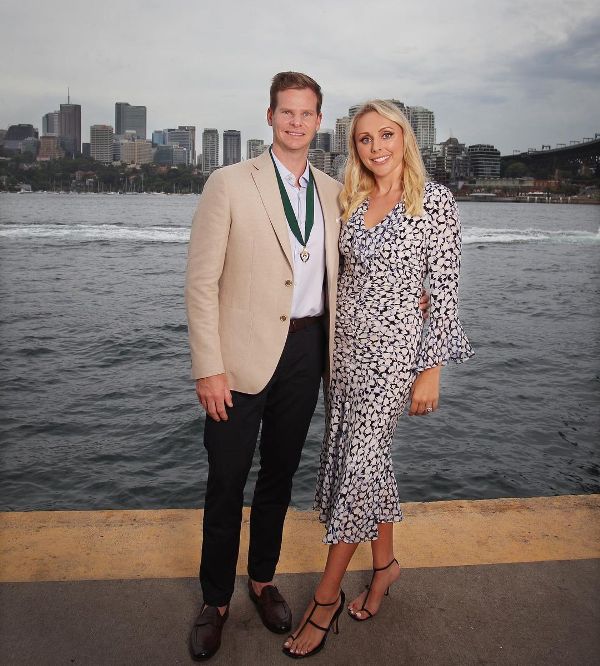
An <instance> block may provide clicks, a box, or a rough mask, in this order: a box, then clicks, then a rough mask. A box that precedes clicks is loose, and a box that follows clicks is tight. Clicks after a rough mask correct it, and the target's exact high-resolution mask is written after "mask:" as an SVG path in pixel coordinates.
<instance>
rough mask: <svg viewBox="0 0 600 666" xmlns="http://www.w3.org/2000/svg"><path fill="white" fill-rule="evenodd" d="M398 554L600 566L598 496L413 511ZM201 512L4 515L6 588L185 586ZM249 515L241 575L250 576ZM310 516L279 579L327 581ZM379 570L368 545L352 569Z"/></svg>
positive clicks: (421, 562)
mask: <svg viewBox="0 0 600 666" xmlns="http://www.w3.org/2000/svg"><path fill="white" fill-rule="evenodd" d="M403 510H404V515H405V520H404V521H403V522H402V523H401V524H399V525H397V526H396V529H395V547H396V553H397V556H398V558H399V560H400V562H401V565H402V566H403V567H406V568H419V567H447V566H468V565H478V564H499V563H514V562H540V561H551V560H575V559H595V558H600V520H599V518H600V495H563V496H558V497H536V498H527V499H512V498H509V499H494V500H456V501H444V502H413V503H406V504H404V505H403ZM201 524H202V511H201V510H194V509H161V510H152V511H147V510H133V511H32V512H14V513H0V534H1V536H2V538H1V542H0V582H31V581H60V580H111V579H140V578H187V577H194V576H196V575H197V572H198V563H199V555H200V546H201ZM248 526H249V509H248V508H245V509H244V515H243V521H242V541H241V545H240V558H239V561H238V573H239V574H243V573H245V556H246V553H247V547H248ZM322 538H323V526H322V525H321V524H320V523H319V522H318V520H317V517H316V515H315V514H314V513H312V512H303V511H296V510H290V511H289V512H288V516H287V519H286V524H285V530H284V541H283V548H282V554H281V559H280V563H279V567H278V571H279V572H281V573H306V572H313V571H321V570H322V569H323V566H324V564H325V558H326V555H327V547H326V546H324V545H323V543H322ZM370 566H371V562H370V552H369V547H368V544H362V545H361V546H360V547H359V549H358V551H357V554H356V556H355V557H354V559H353V561H352V564H351V567H350V568H351V569H353V570H358V569H368V568H370Z"/></svg>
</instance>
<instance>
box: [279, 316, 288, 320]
mask: <svg viewBox="0 0 600 666" xmlns="http://www.w3.org/2000/svg"><path fill="white" fill-rule="evenodd" d="M279 319H280V321H287V317H286V316H285V315H281V317H279Z"/></svg>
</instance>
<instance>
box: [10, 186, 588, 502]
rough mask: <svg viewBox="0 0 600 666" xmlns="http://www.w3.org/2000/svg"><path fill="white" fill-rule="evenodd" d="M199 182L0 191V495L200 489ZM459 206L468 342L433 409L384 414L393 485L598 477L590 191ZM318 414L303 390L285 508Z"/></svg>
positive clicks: (111, 495)
mask: <svg viewBox="0 0 600 666" xmlns="http://www.w3.org/2000/svg"><path fill="white" fill-rule="evenodd" d="M197 199H198V198H197V196H192V195H190V196H166V195H162V196H161V195H137V196H119V195H114V196H107V195H104V196H103V195H68V194H63V195H57V194H26V195H18V194H1V195H0V252H1V265H0V340H1V346H0V373H1V374H0V406H1V414H0V437H1V442H2V444H1V449H0V450H1V456H2V465H1V468H2V469H1V473H2V494H1V509H2V510H5V511H6V510H33V509H38V510H43V509H101V508H163V507H196V506H201V505H202V497H203V491H204V484H205V479H206V454H205V451H204V449H203V446H202V427H203V416H202V413H201V410H200V408H199V406H198V404H197V402H196V399H195V394H194V391H193V386H192V382H191V381H190V380H189V378H188V373H189V355H188V349H187V332H186V322H185V312H184V306H183V281H184V270H185V259H186V242H187V239H188V235H189V226H190V222H191V218H192V215H193V212H194V208H195V205H196V203H197ZM460 210H461V218H462V221H463V268H462V288H461V319H462V322H463V324H464V327H465V329H466V331H467V333H468V335H469V338H470V340H471V342H472V344H473V347H474V348H475V350H476V356H475V357H474V358H473V359H471V360H470V361H468V362H467V363H466V364H464V365H462V366H455V367H450V368H448V369H446V370H444V372H443V387H442V402H441V408H440V411H439V412H437V413H436V414H433V415H430V416H427V417H420V418H412V417H411V418H408V417H403V418H402V419H401V422H400V425H399V427H398V430H397V433H396V437H395V446H394V463H395V468H396V473H397V478H398V483H399V489H400V494H401V497H402V498H403V499H404V500H407V501H409V500H410V501H415V500H434V499H456V498H474V499H477V498H493V497H527V496H538V495H554V494H566V493H592V492H600V453H599V451H598V441H599V433H600V410H599V409H598V405H599V398H600V361H599V358H600V355H599V352H600V335H599V332H600V323H599V322H600V317H599V315H600V298H599V296H600V262H599V258H600V236H599V234H598V226H599V222H600V220H599V217H600V208H599V207H594V206H586V205H581V206H568V205H559V204H556V205H548V204H508V203H507V204H503V203H495V204H486V203H462V204H461V205H460ZM323 420H324V414H323V405H322V403H320V404H319V406H318V409H317V412H316V414H315V417H314V419H313V422H312V426H311V429H310V433H309V437H308V440H307V443H306V446H305V450H304V454H303V460H302V463H301V468H300V470H299V472H298V474H297V476H296V480H295V486H294V493H293V502H292V503H293V505H294V506H296V507H298V508H309V507H310V504H311V501H312V494H313V490H314V479H315V474H316V465H317V462H318V453H319V447H320V443H321V438H322V434H323ZM255 474H256V465H255V466H254V467H253V470H252V473H251V479H250V482H249V484H248V487H247V497H246V499H247V501H248V502H249V501H250V500H251V492H252V487H253V483H252V481H253V480H254V478H255Z"/></svg>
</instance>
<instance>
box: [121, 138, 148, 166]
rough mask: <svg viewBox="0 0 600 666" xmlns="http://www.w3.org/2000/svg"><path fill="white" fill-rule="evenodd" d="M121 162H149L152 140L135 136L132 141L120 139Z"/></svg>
mask: <svg viewBox="0 0 600 666" xmlns="http://www.w3.org/2000/svg"><path fill="white" fill-rule="evenodd" d="M120 143H121V162H126V163H127V164H151V163H152V141H146V139H138V138H135V139H134V140H133V141H128V140H126V139H125V140H124V139H122V140H121V142H120Z"/></svg>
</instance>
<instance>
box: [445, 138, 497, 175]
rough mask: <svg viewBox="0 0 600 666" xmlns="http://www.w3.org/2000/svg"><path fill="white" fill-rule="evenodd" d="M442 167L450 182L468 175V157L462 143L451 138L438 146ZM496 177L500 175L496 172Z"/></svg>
mask: <svg viewBox="0 0 600 666" xmlns="http://www.w3.org/2000/svg"><path fill="white" fill-rule="evenodd" d="M439 146H440V149H441V150H440V153H441V161H442V166H443V169H444V171H445V172H446V174H447V175H448V178H449V180H450V182H454V181H456V180H458V179H460V178H467V177H468V175H469V155H468V152H467V149H466V146H465V144H464V143H460V142H459V140H458V139H457V138H456V137H453V136H451V137H450V138H449V139H447V140H446V141H442V143H440V144H439ZM498 175H500V173H499V172H498Z"/></svg>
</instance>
